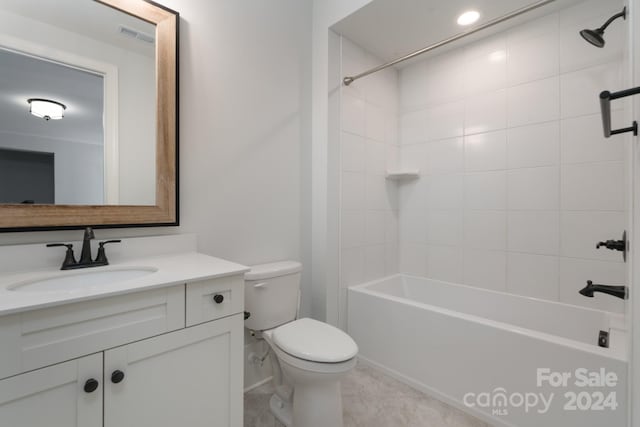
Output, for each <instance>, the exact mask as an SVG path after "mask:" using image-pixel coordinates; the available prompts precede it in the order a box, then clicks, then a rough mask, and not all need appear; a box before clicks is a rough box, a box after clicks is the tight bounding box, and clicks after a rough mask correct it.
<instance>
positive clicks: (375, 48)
mask: <svg viewBox="0 0 640 427" xmlns="http://www.w3.org/2000/svg"><path fill="white" fill-rule="evenodd" d="M580 1H581V0H556V1H555V2H554V3H551V4H549V5H547V6H543V7H541V8H539V9H536V10H535V11H531V12H529V13H527V14H525V15H522V16H521V17H519V18H514V19H513V20H510V21H509V22H506V23H503V24H500V25H498V26H496V27H493V28H492V29H487V30H484V31H480V32H478V33H476V34H475V35H473V36H471V37H469V38H465V39H464V41H463V40H460V41H459V42H456V44H452V45H451V46H450V47H449V48H452V47H455V46H460V45H462V44H465V43H468V42H470V41H473V40H477V39H479V38H482V37H485V36H487V35H489V34H492V33H495V32H498V31H501V30H504V29H505V28H509V27H511V26H514V25H518V24H519V23H522V22H524V21H527V20H530V19H532V18H534V17H537V16H542V15H545V14H547V13H549V12H551V11H553V10H557V9H560V8H563V7H566V6H568V5H569V4H572V3H578V2H580ZM533 3H537V1H533V0H373V1H372V2H371V3H369V4H367V5H366V6H364V7H363V8H361V9H359V10H357V11H356V12H354V13H353V14H351V15H350V16H348V17H346V18H345V19H343V20H342V21H340V22H338V23H337V24H335V25H334V26H333V27H332V29H333V30H334V31H335V32H337V33H338V34H342V35H344V36H345V37H346V38H348V39H349V40H351V41H353V42H354V43H356V44H358V45H359V46H361V47H363V48H364V49H366V50H368V51H369V52H371V53H373V54H374V55H376V56H377V57H378V58H379V59H381V60H383V61H385V62H386V61H391V60H393V59H396V58H398V57H401V56H403V55H405V54H407V53H411V52H413V51H416V50H418V49H422V48H424V47H426V46H429V45H430V44H433V43H436V42H439V41H441V40H444V39H446V38H448V37H451V36H453V35H456V34H458V33H460V32H463V31H465V30H468V29H470V28H473V27H474V26H477V25H479V24H481V23H484V22H488V21H490V20H492V19H495V18H497V17H499V16H502V15H504V14H507V13H509V12H512V11H514V10H517V9H520V8H522V7H524V6H527V5H530V4H533ZM471 9H473V10H477V11H479V12H480V14H481V17H480V20H479V21H478V23H477V24H474V25H472V26H469V27H460V26H459V25H458V24H457V23H456V20H457V18H458V16H459V15H460V14H461V13H462V12H465V11H467V10H471ZM444 50H446V49H445V48H440V49H436V50H435V51H433V54H436V51H437V52H438V53H441V52H443V51H444ZM407 64H408V63H404V64H403V65H407ZM363 71H364V70H363Z"/></svg>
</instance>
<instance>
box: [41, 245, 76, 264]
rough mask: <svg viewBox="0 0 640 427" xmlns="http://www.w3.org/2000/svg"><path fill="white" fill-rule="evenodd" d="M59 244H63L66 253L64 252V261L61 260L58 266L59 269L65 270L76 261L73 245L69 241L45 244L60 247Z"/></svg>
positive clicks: (50, 246) (49, 246)
mask: <svg viewBox="0 0 640 427" xmlns="http://www.w3.org/2000/svg"><path fill="white" fill-rule="evenodd" d="M61 246H64V247H66V248H67V253H66V254H65V257H64V261H63V262H62V267H60V270H67V269H69V268H70V267H72V266H74V265H76V264H77V263H78V262H77V261H76V257H75V255H74V253H73V245H72V244H71V243H48V244H47V247H48V248H55V247H61Z"/></svg>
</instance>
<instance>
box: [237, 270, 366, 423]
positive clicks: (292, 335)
mask: <svg viewBox="0 0 640 427" xmlns="http://www.w3.org/2000/svg"><path fill="white" fill-rule="evenodd" d="M301 269H302V266H301V265H300V264H299V263H296V262H292V261H287V262H281V263H272V264H263V265H260V266H254V267H252V269H251V271H250V272H248V273H247V274H246V275H245V308H246V310H247V311H249V313H250V315H249V318H248V319H247V320H246V321H245V327H247V328H248V329H250V330H252V331H254V332H255V334H256V336H257V337H259V338H263V339H264V340H265V341H266V342H267V343H268V344H269V346H270V348H271V351H272V356H273V357H272V363H273V371H274V372H273V374H274V383H275V386H276V393H275V394H274V395H273V396H272V397H271V401H270V408H271V411H272V413H273V414H274V416H275V417H276V418H277V419H278V421H280V422H281V423H282V424H284V425H285V426H286V427H327V426H331V427H342V425H343V423H342V395H341V391H340V379H341V378H342V377H343V376H344V375H345V374H346V373H347V372H349V371H350V370H351V369H353V367H354V366H355V365H356V355H357V353H358V346H357V345H356V343H355V342H354V341H353V339H352V338H351V337H350V336H349V335H347V334H346V333H344V332H343V331H341V330H340V329H338V328H335V327H333V326H331V325H329V324H326V323H323V322H320V321H317V320H313V319H308V318H303V319H297V320H296V314H297V308H298V299H299V298H298V297H299V288H300V287H299V284H300V271H301ZM292 306H293V307H292Z"/></svg>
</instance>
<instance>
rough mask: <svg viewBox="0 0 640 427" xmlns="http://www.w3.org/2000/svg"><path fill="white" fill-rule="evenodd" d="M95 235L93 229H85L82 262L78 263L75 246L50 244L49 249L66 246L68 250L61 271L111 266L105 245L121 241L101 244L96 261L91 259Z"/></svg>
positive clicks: (109, 241) (107, 241)
mask: <svg viewBox="0 0 640 427" xmlns="http://www.w3.org/2000/svg"><path fill="white" fill-rule="evenodd" d="M95 237H96V236H95V234H94V233H93V229H92V228H91V227H87V228H85V229H84V238H83V239H82V252H81V254H80V261H76V257H75V255H74V253H73V245H72V244H70V243H49V244H47V247H48V248H51V247H58V246H64V247H66V248H67V253H66V255H65V257H64V261H63V262H62V267H61V268H60V270H74V269H77V268H88V267H99V266H101V265H109V261H108V260H107V254H106V253H105V250H104V245H106V244H108V243H120V242H121V240H106V241H104V242H100V243H99V248H98V255H97V256H96V259H95V260H92V259H91V240H93V239H95Z"/></svg>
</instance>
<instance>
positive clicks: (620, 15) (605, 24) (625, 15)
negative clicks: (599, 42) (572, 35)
mask: <svg viewBox="0 0 640 427" xmlns="http://www.w3.org/2000/svg"><path fill="white" fill-rule="evenodd" d="M618 18H624V19H627V8H626V7H625V8H624V9H623V10H622V12H620V13H616V14H615V15H613V16H612V17H611V18H609V19H607V22H605V23H604V24H602V26H601V27H600V28H598V31H599V32H602V33H604V30H606V29H607V27H608V26H609V25H610V24H611V23H612V22H613V21H615V20H616V19H618Z"/></svg>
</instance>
